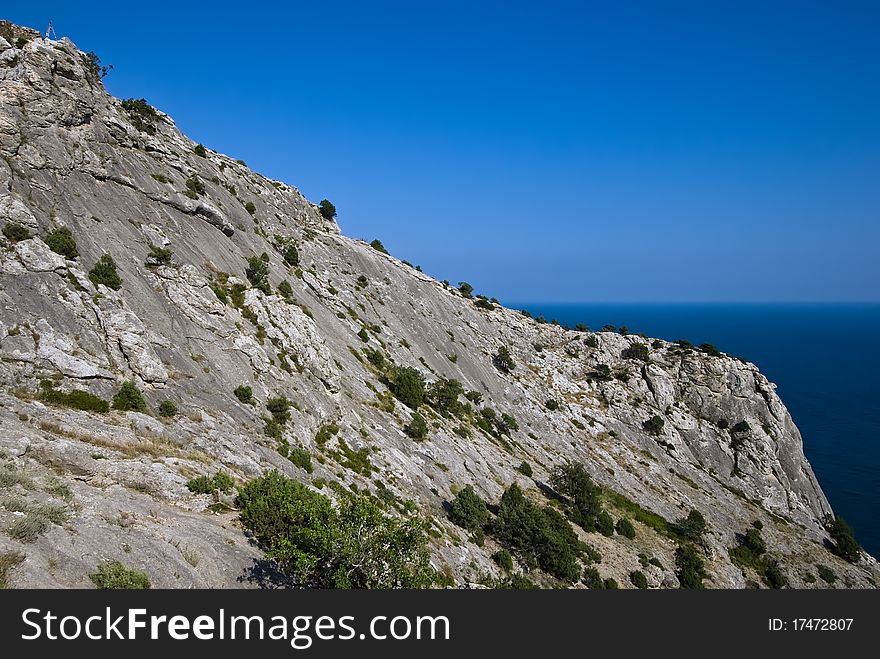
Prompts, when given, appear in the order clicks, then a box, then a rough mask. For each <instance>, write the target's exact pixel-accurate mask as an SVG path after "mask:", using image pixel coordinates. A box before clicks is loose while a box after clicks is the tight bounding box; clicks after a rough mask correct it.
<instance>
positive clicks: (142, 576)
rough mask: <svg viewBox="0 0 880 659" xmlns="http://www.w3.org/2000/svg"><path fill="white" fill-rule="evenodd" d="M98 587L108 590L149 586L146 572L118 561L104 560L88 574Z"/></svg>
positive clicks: (136, 588)
mask: <svg viewBox="0 0 880 659" xmlns="http://www.w3.org/2000/svg"><path fill="white" fill-rule="evenodd" d="M89 579H91V580H92V583H94V584H95V586H97V587H98V588H102V589H110V590H144V589H147V588H149V587H150V578H149V577H148V576H147V575H146V573H144V572H141V571H140V570H136V569H135V568H131V567H128V566H126V565H123V564H122V563H120V562H119V561H104V562H103V563H101V564H100V565H99V566H98V568H97V569H96V570H95V571H94V572H92V573H91V574H90V575H89Z"/></svg>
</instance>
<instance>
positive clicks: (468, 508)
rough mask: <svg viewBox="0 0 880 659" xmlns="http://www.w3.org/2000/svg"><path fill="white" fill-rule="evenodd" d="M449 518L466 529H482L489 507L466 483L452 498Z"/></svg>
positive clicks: (486, 519) (487, 517)
mask: <svg viewBox="0 0 880 659" xmlns="http://www.w3.org/2000/svg"><path fill="white" fill-rule="evenodd" d="M449 519H451V520H452V521H453V522H454V523H456V524H458V525H459V526H460V527H462V528H463V529H467V530H468V531H477V530H478V529H482V528H483V527H484V526H485V525H486V522H487V521H489V509H488V508H486V502H485V501H483V499H482V498H480V495H478V494H477V493H476V492H474V488H473V487H471V486H470V485H468V486H467V487H465V488H464V489H463V490H461V491H460V492H459V493H458V494H456V495H455V498H454V499H453V500H452V505H451V507H450V509H449Z"/></svg>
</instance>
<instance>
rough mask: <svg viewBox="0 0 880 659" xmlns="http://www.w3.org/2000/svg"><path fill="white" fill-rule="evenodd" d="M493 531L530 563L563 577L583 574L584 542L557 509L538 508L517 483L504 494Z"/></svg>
mask: <svg viewBox="0 0 880 659" xmlns="http://www.w3.org/2000/svg"><path fill="white" fill-rule="evenodd" d="M493 532H494V533H495V535H496V536H497V537H498V538H499V539H500V540H501V541H502V542H505V543H507V544H508V545H510V546H511V547H514V548H516V549H517V550H518V551H519V552H521V553H522V555H523V557H524V559H525V561H526V563H527V564H533V565H537V566H539V567H541V569H543V570H544V571H546V572H547V573H549V574H551V575H552V576H554V577H556V578H558V579H561V580H563V581H568V582H573V581H576V580H577V579H578V578H579V577H580V567H579V565H578V560H577V559H578V556H579V555H580V553H581V551H582V548H583V545H582V543H581V542H580V541H579V540H578V538H577V534H576V533H575V532H574V530H573V529H572V528H571V525H570V524H569V523H568V522H567V521H566V519H565V517H563V516H562V515H561V514H560V513H559V512H558V511H557V510H555V509H553V508H551V507H549V506H547V507H544V508H539V507H538V506H536V505H535V504H533V503H532V502H531V501H529V500H528V499H526V497H525V495H524V494H523V492H522V490H521V489H520V488H519V486H518V485H517V484H516V483H514V484H512V485H511V486H510V487H508V488H507V489H506V490H505V491H504V494H503V495H502V496H501V503H500V504H499V506H498V517H497V518H496V520H495V524H494V526H493Z"/></svg>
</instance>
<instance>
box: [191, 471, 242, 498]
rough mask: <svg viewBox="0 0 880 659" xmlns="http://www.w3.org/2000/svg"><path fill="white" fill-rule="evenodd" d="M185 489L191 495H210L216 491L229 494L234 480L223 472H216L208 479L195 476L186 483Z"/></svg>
mask: <svg viewBox="0 0 880 659" xmlns="http://www.w3.org/2000/svg"><path fill="white" fill-rule="evenodd" d="M186 487H187V489H188V490H189V491H190V492H192V493H193V494H212V493H214V492H215V491H217V490H220V491H221V492H223V493H224V494H229V493H230V492H232V488H233V487H235V480H234V479H233V478H232V476H230V475H229V474H227V473H226V472H225V471H218V472H217V473H215V474H214V475H213V476H210V477H209V476H196V477H195V478H192V479H190V480H189V481H187V483H186Z"/></svg>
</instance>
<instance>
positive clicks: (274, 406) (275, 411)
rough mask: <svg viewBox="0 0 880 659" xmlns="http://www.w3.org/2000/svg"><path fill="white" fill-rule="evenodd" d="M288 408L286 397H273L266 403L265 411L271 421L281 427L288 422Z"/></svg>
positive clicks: (288, 401)
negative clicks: (270, 417) (269, 415)
mask: <svg viewBox="0 0 880 659" xmlns="http://www.w3.org/2000/svg"><path fill="white" fill-rule="evenodd" d="M290 406H291V405H290V400H288V398H287V396H274V397H272V398H270V399H269V400H267V401H266V409H267V410H268V411H269V413H270V414H271V415H272V419H273V420H274V421H275V422H276V423H280V424H281V425H282V426H283V425H285V424H286V423H287V422H288V421H290Z"/></svg>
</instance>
